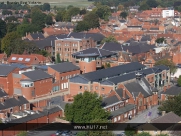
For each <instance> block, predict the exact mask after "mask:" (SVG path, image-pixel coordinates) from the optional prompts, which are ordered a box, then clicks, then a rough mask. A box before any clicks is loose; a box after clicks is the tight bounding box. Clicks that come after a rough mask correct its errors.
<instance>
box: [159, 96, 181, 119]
mask: <svg viewBox="0 0 181 136" xmlns="http://www.w3.org/2000/svg"><path fill="white" fill-rule="evenodd" d="M180 103H181V94H179V95H178V96H175V97H170V98H168V99H167V100H166V101H164V102H162V104H161V105H160V107H159V108H158V109H159V111H166V112H167V113H168V112H171V111H173V112H174V113H175V114H177V115H178V116H181V105H180Z"/></svg>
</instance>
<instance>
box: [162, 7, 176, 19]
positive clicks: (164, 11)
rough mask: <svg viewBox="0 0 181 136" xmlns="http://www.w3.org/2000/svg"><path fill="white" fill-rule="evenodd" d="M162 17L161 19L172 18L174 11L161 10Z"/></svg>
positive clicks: (171, 8)
mask: <svg viewBox="0 0 181 136" xmlns="http://www.w3.org/2000/svg"><path fill="white" fill-rule="evenodd" d="M162 17H163V18H167V17H174V9H173V7H170V8H167V9H164V10H162Z"/></svg>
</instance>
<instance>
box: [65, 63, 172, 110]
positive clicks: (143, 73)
mask: <svg viewBox="0 0 181 136" xmlns="http://www.w3.org/2000/svg"><path fill="white" fill-rule="evenodd" d="M169 77H170V70H169V69H168V68H167V67H165V66H157V67H154V68H147V67H146V66H144V65H142V64H140V63H138V62H133V63H128V64H124V65H119V66H116V67H112V68H108V69H103V70H98V71H95V72H90V73H86V74H82V75H77V76H75V77H73V78H70V79H69V91H70V94H71V95H73V96H74V95H76V94H79V93H83V92H84V91H86V90H88V91H92V92H97V93H98V94H99V95H101V96H103V97H107V96H109V94H110V93H111V92H112V91H117V93H118V94H120V96H122V97H123V98H126V96H128V97H129V100H127V101H128V102H129V103H132V104H134V103H136V104H137V105H140V108H139V109H138V110H139V111H140V110H144V109H147V108H148V107H150V106H153V105H157V104H158V95H157V93H158V91H159V90H163V89H166V88H169V83H170V80H169ZM146 103H147V104H146Z"/></svg>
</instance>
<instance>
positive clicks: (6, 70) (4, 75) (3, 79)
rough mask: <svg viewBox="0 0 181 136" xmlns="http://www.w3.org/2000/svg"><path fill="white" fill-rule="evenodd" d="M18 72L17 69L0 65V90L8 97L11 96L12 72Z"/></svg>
mask: <svg viewBox="0 0 181 136" xmlns="http://www.w3.org/2000/svg"><path fill="white" fill-rule="evenodd" d="M18 70H19V68H17V67H13V66H5V65H0V88H1V89H3V90H4V91H5V92H6V93H7V94H8V95H9V96H12V95H13V72H16V71H18Z"/></svg>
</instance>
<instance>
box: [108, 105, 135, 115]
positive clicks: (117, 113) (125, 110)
mask: <svg viewBox="0 0 181 136" xmlns="http://www.w3.org/2000/svg"><path fill="white" fill-rule="evenodd" d="M134 108H135V105H134V104H128V105H126V106H125V107H123V108H120V109H118V110H115V111H112V112H111V116H112V117H116V116H118V115H121V114H124V113H126V112H128V111H131V110H133V109H134Z"/></svg>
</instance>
